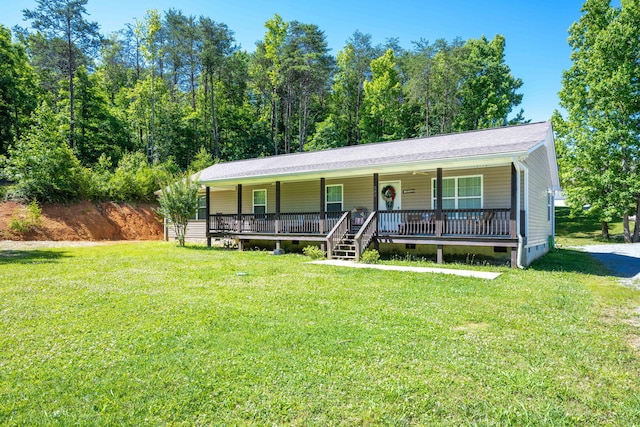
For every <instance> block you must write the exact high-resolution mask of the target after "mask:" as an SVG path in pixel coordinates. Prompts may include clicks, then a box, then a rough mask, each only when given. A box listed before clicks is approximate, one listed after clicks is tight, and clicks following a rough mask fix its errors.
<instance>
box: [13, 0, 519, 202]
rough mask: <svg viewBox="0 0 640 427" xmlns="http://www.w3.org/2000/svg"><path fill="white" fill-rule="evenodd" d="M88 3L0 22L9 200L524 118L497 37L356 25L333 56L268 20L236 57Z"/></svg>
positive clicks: (92, 193)
mask: <svg viewBox="0 0 640 427" xmlns="http://www.w3.org/2000/svg"><path fill="white" fill-rule="evenodd" d="M87 1H88V0H37V1H36V6H35V8H34V9H31V10H24V11H23V13H24V18H25V21H26V22H27V23H29V24H30V26H29V27H27V28H20V27H15V28H14V29H13V31H11V30H9V29H8V28H5V27H1V26H0V95H1V96H2V102H1V103H0V156H2V165H3V175H4V177H5V178H7V179H9V180H10V181H12V182H14V187H13V190H11V191H12V192H13V193H12V194H13V195H14V196H16V197H25V198H33V197H35V198H40V199H45V200H66V199H70V198H77V197H90V198H114V197H122V196H118V194H119V193H118V192H121V191H124V190H123V188H122V186H123V185H124V182H126V181H127V180H129V179H131V180H134V181H135V180H136V179H140V180H141V181H142V182H143V183H142V184H141V185H140V189H138V190H135V191H130V192H129V193H131V194H132V195H131V196H127V197H131V198H145V197H146V198H150V197H152V196H151V195H150V194H149V189H150V188H151V187H153V186H154V185H155V186H156V187H157V186H158V185H159V184H158V183H157V182H156V183H153V184H152V183H151V181H153V180H158V179H160V178H161V177H167V176H171V175H173V174H175V173H179V172H180V171H197V170H199V169H202V168H203V167H206V166H208V165H210V164H212V163H214V162H223V161H231V160H238V159H245V158H252V157H259V156H270V155H276V154H282V153H290V152H296V151H308V150H317V149H325V148H332V147H339V146H345V145H357V144H364V143H370V142H376V141H384V140H393V139H401V138H411V137H417V136H429V135H435V134H441V133H449V132H455V131H466V130H472V129H479V128H487V127H496V126H503V125H506V124H509V123H521V122H525V118H524V116H523V111H522V110H520V111H519V112H518V113H516V114H513V111H514V109H515V108H516V107H517V106H518V105H519V104H520V103H521V101H522V94H519V93H518V89H519V88H520V87H521V86H522V80H521V79H519V78H516V77H514V76H513V75H512V74H511V70H510V68H509V66H508V65H507V64H506V63H505V57H504V50H505V38H504V37H503V36H501V35H496V36H495V37H494V38H493V39H487V38H486V37H484V36H482V37H480V38H478V39H469V40H466V41H463V40H461V39H455V40H451V41H447V40H444V39H439V40H436V41H435V42H432V43H431V42H428V41H426V40H418V41H415V42H413V44H412V48H411V49H403V48H402V47H400V44H399V41H398V40H397V39H389V40H387V41H386V42H385V43H384V44H382V45H374V44H373V43H372V38H371V35H369V34H363V33H361V32H359V31H355V32H354V33H353V35H352V36H351V37H350V38H349V39H348V40H347V41H346V43H345V46H344V47H343V48H342V49H341V50H340V51H339V52H338V53H337V55H336V56H335V57H334V56H332V55H331V53H330V50H329V48H328V46H327V41H326V37H325V35H324V32H323V31H322V30H321V29H320V28H319V27H318V26H317V25H314V24H310V23H302V22H298V21H290V22H286V21H284V20H283V19H282V18H281V17H280V16H279V15H277V14H276V15H274V17H273V18H272V19H270V20H268V21H267V22H266V23H265V33H264V37H263V39H262V40H260V41H258V42H257V43H256V46H255V50H254V51H252V52H248V51H246V50H242V49H240V48H238V46H237V44H236V41H235V38H234V32H233V30H232V29H230V28H228V26H227V25H225V24H224V23H221V22H216V21H214V20H213V19H211V18H209V17H205V16H191V15H185V14H184V13H182V12H181V11H180V10H177V9H170V10H168V11H165V12H162V13H160V12H158V11H156V10H149V11H147V13H146V15H145V17H144V18H142V19H140V20H135V21H134V22H132V23H130V24H127V25H126V26H125V28H123V29H122V30H120V31H118V32H116V33H113V34H109V35H106V36H105V35H103V34H101V33H100V31H99V25H98V23H96V22H90V21H88V20H87V13H86V8H85V6H86V4H87ZM54 157H55V158H57V159H63V160H55V159H54ZM49 163H51V164H49ZM138 169H140V170H141V171H143V172H141V173H140V174H139V175H142V176H145V178H135V176H136V174H137V173H138V172H137V171H138ZM145 170H146V172H144V171H145ZM118 171H120V172H121V175H122V173H125V172H123V171H128V172H126V173H128V174H129V175H126V177H127V178H126V179H125V178H122V176H121V177H120V178H117V175H118ZM36 172H37V173H36ZM52 175H53V176H52ZM71 177H75V178H74V179H73V180H72V181H71V182H68V181H69V180H70V179H71ZM119 180H120V181H119ZM142 188H144V189H142ZM138 192H141V194H137V193H138ZM129 193H128V194H129Z"/></svg>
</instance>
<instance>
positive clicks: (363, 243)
mask: <svg viewBox="0 0 640 427" xmlns="http://www.w3.org/2000/svg"><path fill="white" fill-rule="evenodd" d="M377 230H378V213H377V212H371V213H370V214H369V216H368V217H367V219H366V220H365V222H364V224H362V227H361V228H360V231H358V234H356V236H355V237H354V240H355V245H356V261H360V255H362V253H363V252H364V251H365V249H367V246H369V243H371V240H372V239H373V237H374V236H375V235H376V231H377Z"/></svg>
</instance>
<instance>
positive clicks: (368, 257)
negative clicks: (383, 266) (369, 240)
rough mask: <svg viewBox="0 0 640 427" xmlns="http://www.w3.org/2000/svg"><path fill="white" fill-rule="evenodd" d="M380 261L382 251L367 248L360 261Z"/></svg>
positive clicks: (368, 262)
mask: <svg viewBox="0 0 640 427" xmlns="http://www.w3.org/2000/svg"><path fill="white" fill-rule="evenodd" d="M379 261H380V252H378V251H377V250H375V249H367V250H366V251H364V252H363V253H362V255H361V256H360V262H362V263H364V264H377V263H378V262H379Z"/></svg>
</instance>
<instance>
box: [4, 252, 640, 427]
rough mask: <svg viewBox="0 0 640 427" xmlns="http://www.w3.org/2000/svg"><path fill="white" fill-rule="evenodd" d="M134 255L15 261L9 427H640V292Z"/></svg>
mask: <svg viewBox="0 0 640 427" xmlns="http://www.w3.org/2000/svg"><path fill="white" fill-rule="evenodd" d="M306 261H308V259H307V258H305V257H303V256H300V255H284V256H273V255H271V254H270V253H267V252H244V253H238V252H235V251H224V250H220V249H206V248H203V247H195V246H192V247H188V248H178V247H176V246H175V245H174V244H171V243H157V242H156V243H142V244H123V245H109V246H98V247H84V248H59V249H47V250H38V251H25V252H19V251H16V252H6V251H5V252H0V314H1V317H0V424H2V425H30V426H38V425H60V426H69V425H136V426H138V425H153V426H155V425H172V426H182V425H185V426H191V425H240V426H242V425H303V426H307V425H318V426H325V425H393V426H398V425H456V426H457V425H518V426H520V425H598V426H600V425H638V424H640V357H639V353H638V344H639V343H640V338H639V336H640V333H639V331H638V325H639V324H640V312H639V311H637V307H638V306H639V305H640V304H639V303H640V296H639V292H638V291H634V290H631V289H629V288H625V287H622V286H619V285H617V284H616V283H615V282H614V281H613V280H612V279H610V278H608V277H606V276H605V275H604V274H605V273H604V270H602V269H601V266H599V265H597V264H594V263H593V261H591V259H590V258H589V256H588V255H587V254H583V253H579V252H574V251H566V250H560V251H556V252H554V253H552V254H550V255H549V256H548V257H546V258H545V259H544V260H543V261H542V262H539V263H537V264H536V265H535V266H534V267H533V268H530V269H528V270H525V271H522V270H515V269H502V270H501V271H502V272H503V274H502V276H501V277H499V278H498V279H497V280H494V281H485V280H478V279H469V278H462V277H457V276H445V275H435V274H417V273H406V272H388V271H377V270H360V269H348V268H339V267H330V266H323V265H311V264H307V263H306Z"/></svg>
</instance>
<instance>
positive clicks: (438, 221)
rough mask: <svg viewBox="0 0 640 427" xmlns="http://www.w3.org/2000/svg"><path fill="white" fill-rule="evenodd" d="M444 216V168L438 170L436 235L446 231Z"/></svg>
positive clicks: (438, 235)
mask: <svg viewBox="0 0 640 427" xmlns="http://www.w3.org/2000/svg"><path fill="white" fill-rule="evenodd" d="M443 225H444V224H443V218H442V168H438V169H437V170H436V236H437V237H440V236H442V232H443V231H444V227H443Z"/></svg>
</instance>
